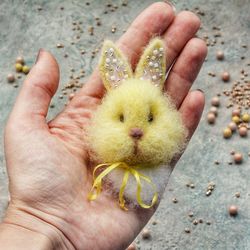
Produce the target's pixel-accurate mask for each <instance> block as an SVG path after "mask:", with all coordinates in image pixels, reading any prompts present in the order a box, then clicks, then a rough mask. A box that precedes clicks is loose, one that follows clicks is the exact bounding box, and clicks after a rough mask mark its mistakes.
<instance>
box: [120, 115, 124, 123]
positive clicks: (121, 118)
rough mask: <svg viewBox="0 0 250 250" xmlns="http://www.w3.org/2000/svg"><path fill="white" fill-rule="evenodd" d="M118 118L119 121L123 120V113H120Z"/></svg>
mask: <svg viewBox="0 0 250 250" xmlns="http://www.w3.org/2000/svg"><path fill="white" fill-rule="evenodd" d="M119 120H120V122H124V115H123V114H120V116H119Z"/></svg>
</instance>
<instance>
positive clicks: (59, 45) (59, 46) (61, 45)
mask: <svg viewBox="0 0 250 250" xmlns="http://www.w3.org/2000/svg"><path fill="white" fill-rule="evenodd" d="M56 47H57V48H58V49H61V48H64V45H63V44H62V43H58V44H57V45H56Z"/></svg>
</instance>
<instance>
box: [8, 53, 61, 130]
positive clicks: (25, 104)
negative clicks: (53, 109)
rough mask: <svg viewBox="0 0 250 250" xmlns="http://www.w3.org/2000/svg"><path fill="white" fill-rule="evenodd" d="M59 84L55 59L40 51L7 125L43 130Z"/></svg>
mask: <svg viewBox="0 0 250 250" xmlns="http://www.w3.org/2000/svg"><path fill="white" fill-rule="evenodd" d="M58 83H59V68H58V64H57V62H56V60H55V58H54V57H53V56H52V55H51V54H50V53H49V52H46V51H45V50H43V49H41V50H40V51H39V54H38V57H37V62H36V64H35V65H34V66H33V67H32V69H31V71H30V73H29V74H28V76H27V78H26V79H25V81H24V83H23V85H22V88H21V90H20V93H19V95H18V97H17V99H16V102H15V104H14V107H13V110H12V112H11V115H10V118H9V122H8V124H7V126H8V125H11V124H14V125H17V124H22V126H23V125H26V124H27V125H28V126H30V127H32V126H33V127H38V128H41V127H43V126H45V125H46V115H47V112H48V108H49V103H50V101H51V98H52V97H53V95H54V94H55V92H56V90H57V87H58Z"/></svg>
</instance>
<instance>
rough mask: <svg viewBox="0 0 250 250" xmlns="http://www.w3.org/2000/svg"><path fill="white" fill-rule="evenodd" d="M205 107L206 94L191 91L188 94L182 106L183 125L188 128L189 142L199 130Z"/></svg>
mask: <svg viewBox="0 0 250 250" xmlns="http://www.w3.org/2000/svg"><path fill="white" fill-rule="evenodd" d="M204 105H205V98H204V94H203V93H202V92H201V91H199V90H195V91H191V92H189V93H188V94H187V96H186V97H185V99H184V100H183V102H182V104H181V106H180V109H179V111H180V113H181V116H182V120H183V124H184V126H185V127H186V128H187V131H188V135H187V141H189V140H190V139H191V137H192V135H193V133H194V131H195V129H196V128H197V126H198V124H199V121H200V118H201V115H202V112H203V109H204Z"/></svg>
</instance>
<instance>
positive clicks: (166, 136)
mask: <svg viewBox="0 0 250 250" xmlns="http://www.w3.org/2000/svg"><path fill="white" fill-rule="evenodd" d="M150 112H151V113H152V114H153V117H154V119H153V121H152V122H149V121H148V116H149V114H150ZM120 115H123V116H124V122H121V121H120ZM135 127H136V128H140V129H142V130H143V133H144V135H143V136H142V138H141V139H140V140H138V149H139V150H138V154H136V155H135V154H134V145H135V142H134V140H133V139H132V138H131V137H130V136H129V132H130V130H131V129H132V128H135ZM89 132H90V141H91V144H92V148H93V150H94V152H95V153H96V154H97V157H98V160H99V161H100V162H101V163H104V162H112V163H113V162H118V161H123V162H126V163H127V164H130V165H135V164H140V165H145V166H148V165H149V166H157V165H159V164H162V163H169V162H170V161H171V159H172V158H173V156H174V155H175V154H176V153H178V152H179V151H180V149H181V148H182V145H183V142H184V138H185V128H184V126H183V124H182V121H181V117H180V114H179V113H178V111H177V110H176V109H175V108H174V107H173V105H172V104H171V102H170V100H169V98H168V97H167V96H164V95H163V93H162V92H161V89H160V88H158V87H156V86H154V85H152V83H151V82H149V81H145V80H139V79H128V80H126V81H124V82H123V84H122V85H120V86H119V87H117V88H116V89H113V90H112V91H109V92H108V93H107V95H106V96H105V98H104V99H103V102H102V104H101V105H100V106H99V108H98V109H97V111H96V113H95V115H94V117H93V120H92V125H91V128H90V131H89Z"/></svg>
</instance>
